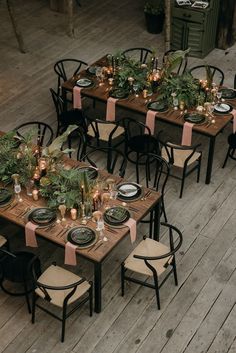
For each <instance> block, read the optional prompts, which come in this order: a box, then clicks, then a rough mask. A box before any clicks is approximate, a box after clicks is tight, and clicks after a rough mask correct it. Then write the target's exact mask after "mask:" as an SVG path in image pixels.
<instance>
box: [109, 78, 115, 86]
mask: <svg viewBox="0 0 236 353" xmlns="http://www.w3.org/2000/svg"><path fill="white" fill-rule="evenodd" d="M113 81H114V78H112V77H111V78H109V79H108V84H109V85H110V86H112V85H113Z"/></svg>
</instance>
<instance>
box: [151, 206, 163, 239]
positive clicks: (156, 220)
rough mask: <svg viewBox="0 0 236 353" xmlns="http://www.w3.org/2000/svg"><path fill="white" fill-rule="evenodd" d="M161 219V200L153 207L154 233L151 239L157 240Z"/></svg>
mask: <svg viewBox="0 0 236 353" xmlns="http://www.w3.org/2000/svg"><path fill="white" fill-rule="evenodd" d="M160 221H161V200H159V202H158V203H157V204H156V206H155V207H154V234H153V239H155V240H157V241H159V237H160Z"/></svg>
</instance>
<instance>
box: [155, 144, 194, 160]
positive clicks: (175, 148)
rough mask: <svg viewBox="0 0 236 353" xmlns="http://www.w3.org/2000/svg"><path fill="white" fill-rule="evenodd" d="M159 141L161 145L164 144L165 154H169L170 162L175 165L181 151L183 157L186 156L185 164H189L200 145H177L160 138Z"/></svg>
mask: <svg viewBox="0 0 236 353" xmlns="http://www.w3.org/2000/svg"><path fill="white" fill-rule="evenodd" d="M159 143H160V145H161V146H163V148H164V150H165V154H166V156H167V159H168V162H169V163H170V164H173V165H175V158H178V157H179V156H180V153H181V151H182V152H183V153H182V154H183V157H185V161H184V164H187V163H188V161H189V160H190V159H191V158H192V156H193V155H194V153H195V152H196V150H197V148H198V147H199V146H200V144H197V145H194V146H181V145H177V144H174V143H171V142H169V141H163V140H159ZM186 152H189V153H186ZM177 156H178V157H177Z"/></svg>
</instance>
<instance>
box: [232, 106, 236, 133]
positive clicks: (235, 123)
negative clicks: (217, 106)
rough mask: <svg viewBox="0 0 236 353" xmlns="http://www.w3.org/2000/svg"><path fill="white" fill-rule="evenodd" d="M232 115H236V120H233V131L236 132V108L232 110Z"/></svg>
mask: <svg viewBox="0 0 236 353" xmlns="http://www.w3.org/2000/svg"><path fill="white" fill-rule="evenodd" d="M232 115H233V117H234V120H233V133H234V134H235V132H236V109H233V110H232Z"/></svg>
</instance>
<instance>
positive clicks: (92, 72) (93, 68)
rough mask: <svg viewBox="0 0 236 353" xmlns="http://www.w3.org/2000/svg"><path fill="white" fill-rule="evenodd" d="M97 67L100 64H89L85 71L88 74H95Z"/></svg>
mask: <svg viewBox="0 0 236 353" xmlns="http://www.w3.org/2000/svg"><path fill="white" fill-rule="evenodd" d="M99 67H100V66H89V67H88V68H87V70H86V71H87V72H88V73H89V74H90V75H96V71H97V69H98V68H99Z"/></svg>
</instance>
